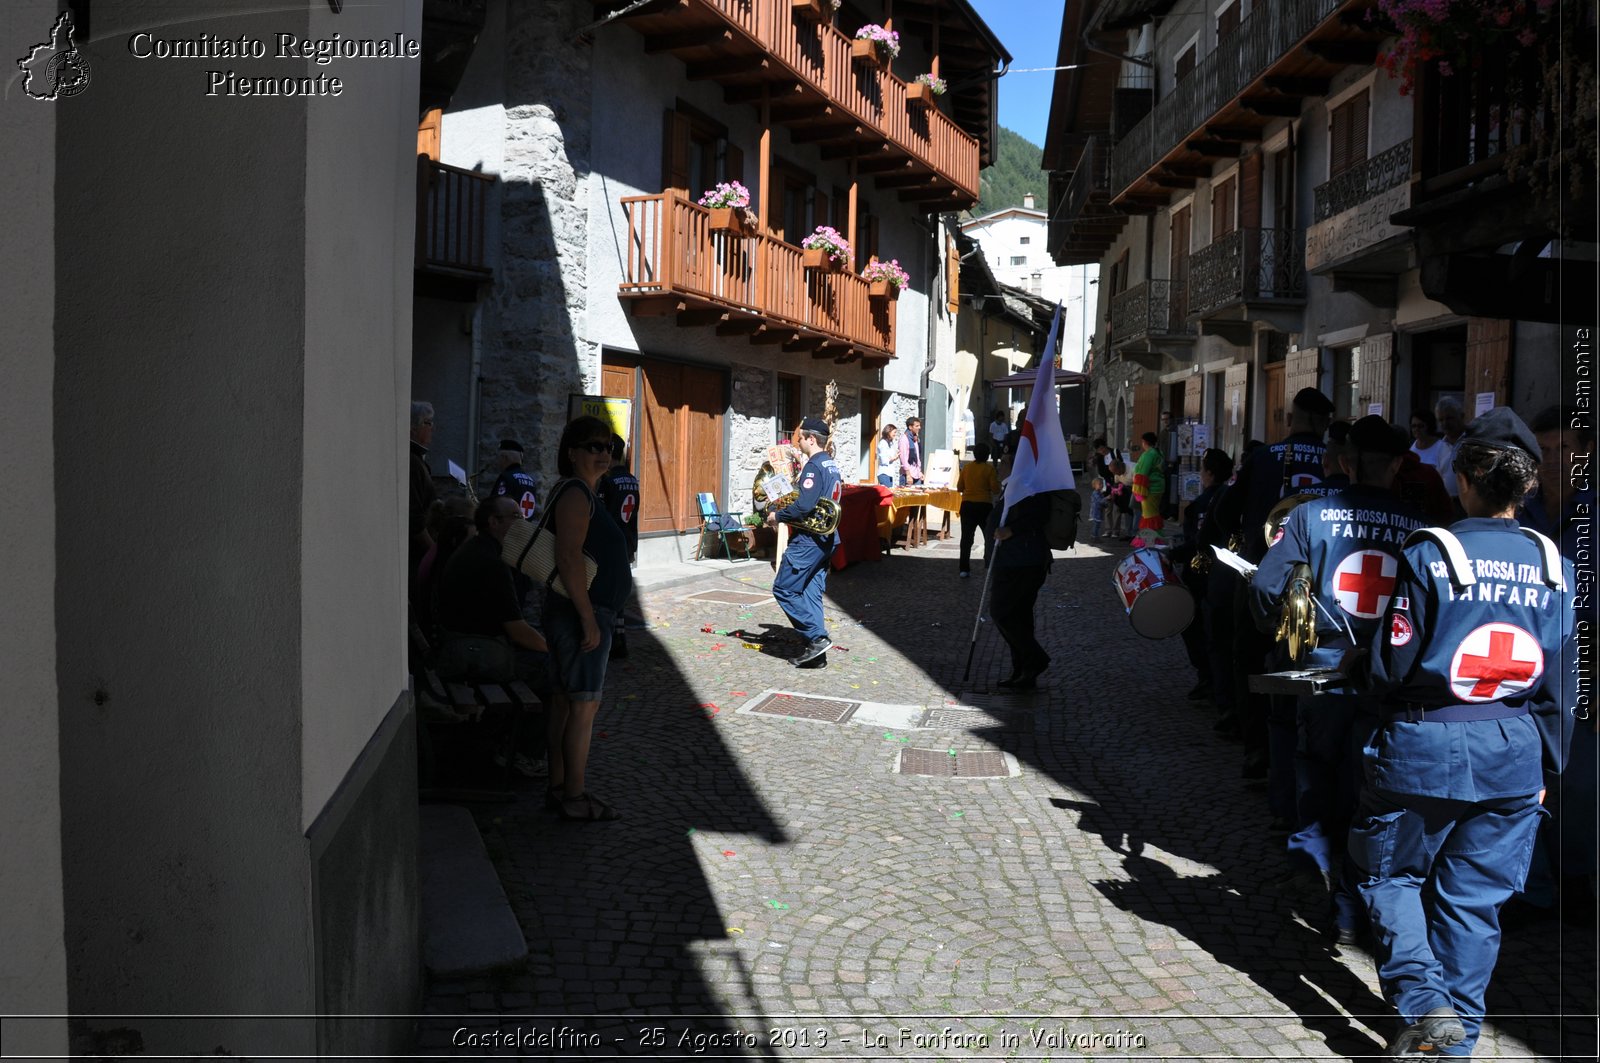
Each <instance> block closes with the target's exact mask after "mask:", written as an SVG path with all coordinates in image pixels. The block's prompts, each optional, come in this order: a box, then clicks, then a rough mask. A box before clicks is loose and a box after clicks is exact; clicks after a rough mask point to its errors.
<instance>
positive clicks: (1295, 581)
mask: <svg viewBox="0 0 1600 1063" xmlns="http://www.w3.org/2000/svg"><path fill="white" fill-rule="evenodd" d="M1321 497H1322V496H1321V495H1314V494H1310V493H1308V492H1304V491H1302V492H1301V493H1299V494H1295V495H1290V496H1289V497H1288V498H1283V499H1279V500H1278V504H1277V505H1275V506H1273V507H1272V511H1271V512H1269V513H1268V514H1267V522H1266V524H1264V525H1263V526H1262V528H1261V534H1262V535H1263V536H1264V537H1265V538H1266V542H1267V546H1268V547H1269V548H1270V547H1271V546H1272V544H1273V542H1274V541H1275V540H1276V539H1277V537H1278V533H1279V532H1281V531H1282V530H1283V525H1284V523H1285V522H1286V521H1287V520H1288V519H1289V514H1290V513H1293V512H1294V510H1295V508H1296V507H1298V506H1300V505H1301V504H1302V503H1305V502H1314V501H1316V500H1317V499H1319V498H1321ZM1315 594H1316V590H1315V589H1314V588H1313V587H1312V573H1311V566H1310V565H1306V564H1298V565H1295V566H1294V568H1292V569H1290V571H1289V586H1288V587H1287V588H1285V589H1284V592H1283V611H1282V612H1281V613H1280V614H1279V615H1278V631H1277V635H1276V638H1277V640H1278V641H1279V642H1282V643H1286V644H1287V645H1288V649H1289V660H1290V661H1292V662H1293V663H1294V664H1295V665H1296V666H1299V665H1300V664H1301V663H1302V662H1303V661H1304V660H1305V659H1306V657H1307V656H1308V655H1309V654H1310V653H1311V651H1312V650H1314V649H1316V648H1317V603H1316V601H1315V599H1314V595H1315Z"/></svg>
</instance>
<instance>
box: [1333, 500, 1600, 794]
mask: <svg viewBox="0 0 1600 1063" xmlns="http://www.w3.org/2000/svg"><path fill="white" fill-rule="evenodd" d="M1450 531H1451V532H1452V533H1453V534H1454V535H1455V536H1456V538H1457V539H1459V540H1460V543H1461V546H1462V549H1463V551H1464V553H1465V559H1466V562H1467V566H1468V568H1469V570H1470V572H1471V574H1472V582H1471V583H1470V584H1468V585H1466V586H1456V585H1455V583H1454V582H1453V578H1452V567H1451V564H1450V561H1449V559H1448V557H1447V555H1446V551H1445V550H1444V549H1443V548H1442V547H1441V546H1440V545H1439V544H1438V543H1437V542H1435V541H1434V540H1432V539H1430V538H1427V537H1426V533H1417V534H1415V535H1413V536H1412V538H1411V539H1410V540H1409V541H1408V542H1407V543H1406V547H1405V552H1404V554H1403V556H1402V558H1401V562H1400V570H1399V579H1398V580H1397V582H1396V584H1395V591H1394V595H1393V596H1392V597H1391V599H1390V602H1389V608H1388V611H1387V614H1386V617H1385V622H1384V624H1383V625H1382V626H1381V627H1380V628H1379V629H1378V630H1377V632H1376V633H1375V634H1374V636H1373V642H1372V645H1371V651H1372V652H1371V657H1370V659H1369V660H1368V661H1366V662H1364V667H1363V668H1361V669H1358V670H1357V671H1356V672H1354V673H1353V674H1352V679H1353V680H1361V679H1365V682H1366V685H1367V686H1368V688H1369V689H1370V690H1371V691H1372V692H1373V693H1374V694H1376V695H1377V696H1378V697H1380V698H1381V700H1382V704H1381V709H1382V711H1383V712H1384V713H1386V714H1390V717H1391V718H1390V720H1389V722H1388V723H1387V725H1386V726H1384V727H1382V728H1380V729H1379V731H1378V734H1377V736H1376V738H1375V747H1374V748H1372V749H1369V750H1368V751H1367V753H1368V756H1367V771H1368V780H1369V782H1372V783H1374V784H1375V785H1377V786H1379V787H1380V788H1382V789H1385V790H1388V791H1391V792H1394V793H1401V794H1415V795H1419V796H1424V797H1447V798H1455V799H1458V800H1466V801H1485V800H1492V799H1495V798H1503V797H1515V796H1520V795H1527V794H1534V793H1537V792H1538V791H1539V790H1540V789H1541V788H1542V787H1543V786H1545V785H1546V783H1545V780H1544V778H1543V774H1542V772H1541V767H1542V768H1543V771H1547V772H1550V773H1552V774H1558V773H1559V772H1560V771H1561V769H1562V767H1563V766H1564V762H1565V758H1566V740H1567V738H1568V736H1569V733H1570V726H1571V723H1570V721H1571V717H1570V715H1569V710H1570V709H1571V707H1572V706H1574V705H1575V704H1576V698H1577V664H1578V658H1577V646H1576V644H1575V642H1574V639H1573V633H1574V622H1573V612H1572V593H1573V591H1572V588H1573V570H1572V563H1571V562H1569V561H1565V560H1561V559H1559V558H1557V561H1556V563H1557V564H1559V565H1560V567H1561V575H1562V579H1563V587H1564V588H1565V589H1561V590H1558V589H1555V588H1552V587H1551V586H1549V585H1548V583H1547V582H1546V579H1545V573H1544V553H1543V551H1542V550H1541V548H1540V545H1539V544H1538V543H1537V542H1536V541H1534V540H1532V539H1530V538H1528V537H1527V536H1526V535H1524V534H1523V532H1522V530H1521V529H1520V528H1519V527H1518V526H1517V523H1516V522H1515V521H1513V520H1502V519H1493V518H1468V519H1467V520H1461V521H1457V522H1456V523H1455V524H1453V525H1451V527H1450ZM1363 673H1365V674H1364V675H1363ZM1458 705H1467V706H1473V707H1477V708H1484V707H1489V708H1493V707H1495V706H1503V707H1505V708H1509V709H1513V710H1514V709H1518V708H1522V709H1526V711H1527V715H1523V716H1514V717H1511V718H1508V719H1492V720H1476V721H1468V722H1442V723H1441V722H1429V721H1427V720H1422V719H1416V720H1411V719H1408V718H1407V717H1408V715H1413V716H1414V715H1415V713H1414V712H1412V713H1409V714H1408V713H1407V709H1408V707H1421V708H1439V707H1444V706H1458ZM1394 714H1399V715H1394Z"/></svg>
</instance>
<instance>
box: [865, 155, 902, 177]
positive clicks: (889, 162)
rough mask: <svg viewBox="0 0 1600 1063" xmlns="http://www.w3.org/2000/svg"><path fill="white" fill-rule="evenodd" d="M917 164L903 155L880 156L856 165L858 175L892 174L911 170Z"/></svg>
mask: <svg viewBox="0 0 1600 1063" xmlns="http://www.w3.org/2000/svg"><path fill="white" fill-rule="evenodd" d="M914 165H915V163H914V162H913V160H911V159H908V158H906V157H905V156H903V155H879V156H877V157H876V158H872V159H863V160H861V161H860V162H858V163H856V172H857V173H866V174H890V173H893V172H894V171H896V170H909V169H911V168H912V167H913V166H914Z"/></svg>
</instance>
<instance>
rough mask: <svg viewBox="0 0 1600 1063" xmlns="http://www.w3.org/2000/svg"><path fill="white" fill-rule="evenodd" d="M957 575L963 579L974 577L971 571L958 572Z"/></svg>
mask: <svg viewBox="0 0 1600 1063" xmlns="http://www.w3.org/2000/svg"><path fill="white" fill-rule="evenodd" d="M957 575H959V576H960V577H961V578H962V579H971V578H972V573H970V572H960V573H957Z"/></svg>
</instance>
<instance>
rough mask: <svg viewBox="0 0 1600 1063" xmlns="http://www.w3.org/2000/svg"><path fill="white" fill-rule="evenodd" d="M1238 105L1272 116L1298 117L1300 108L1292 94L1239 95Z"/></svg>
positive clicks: (1298, 101) (1297, 100) (1298, 102)
mask: <svg viewBox="0 0 1600 1063" xmlns="http://www.w3.org/2000/svg"><path fill="white" fill-rule="evenodd" d="M1239 106H1240V107H1243V108H1244V109H1245V110H1247V111H1254V112H1255V113H1256V114H1264V115H1267V116H1269V117H1272V118H1299V117H1300V111H1301V109H1302V108H1301V101H1300V100H1299V99H1298V98H1296V97H1294V96H1241V97H1240V98H1239Z"/></svg>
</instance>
